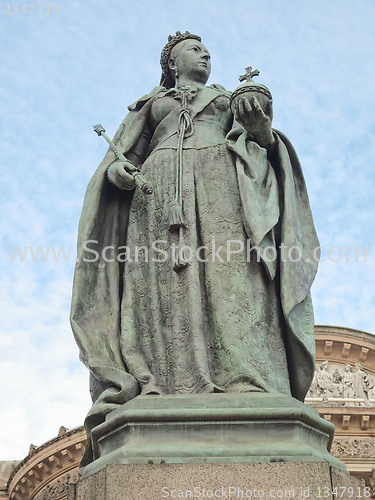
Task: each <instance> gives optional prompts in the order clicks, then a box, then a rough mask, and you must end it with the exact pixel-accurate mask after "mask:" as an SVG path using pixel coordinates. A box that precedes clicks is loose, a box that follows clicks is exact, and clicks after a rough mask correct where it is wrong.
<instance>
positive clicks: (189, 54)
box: [169, 40, 211, 83]
mask: <svg viewBox="0 0 375 500" xmlns="http://www.w3.org/2000/svg"><path fill="white" fill-rule="evenodd" d="M169 67H170V68H171V69H172V70H174V71H175V70H176V68H177V72H178V75H179V77H181V76H185V77H187V78H189V79H191V80H193V81H196V82H199V83H206V82H207V80H208V77H209V76H210V73H211V60H210V53H209V52H208V50H207V49H206V47H205V46H204V45H203V43H201V42H198V40H184V41H183V42H180V43H178V44H177V45H176V46H175V47H173V49H172V53H171V58H170V60H169Z"/></svg>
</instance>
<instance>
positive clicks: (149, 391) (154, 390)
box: [141, 382, 164, 396]
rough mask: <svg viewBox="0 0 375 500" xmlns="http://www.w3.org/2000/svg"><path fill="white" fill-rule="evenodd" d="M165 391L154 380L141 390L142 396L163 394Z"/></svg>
mask: <svg viewBox="0 0 375 500" xmlns="http://www.w3.org/2000/svg"><path fill="white" fill-rule="evenodd" d="M163 395H164V392H163V391H162V390H161V389H160V387H158V386H157V385H156V384H154V383H153V382H150V383H148V384H146V385H145V386H144V387H143V388H142V391H141V396H163Z"/></svg>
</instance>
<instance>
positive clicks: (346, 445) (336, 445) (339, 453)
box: [331, 438, 375, 459]
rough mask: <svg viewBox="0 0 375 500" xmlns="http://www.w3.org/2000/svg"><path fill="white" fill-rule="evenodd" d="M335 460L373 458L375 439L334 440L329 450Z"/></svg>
mask: <svg viewBox="0 0 375 500" xmlns="http://www.w3.org/2000/svg"><path fill="white" fill-rule="evenodd" d="M331 453H332V455H334V456H335V457H337V458H340V459H343V458H350V457H358V458H373V457H374V456H375V439H372V438H335V439H334V441H333V444H332V449H331Z"/></svg>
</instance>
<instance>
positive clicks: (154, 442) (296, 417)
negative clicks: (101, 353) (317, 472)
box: [80, 392, 346, 477]
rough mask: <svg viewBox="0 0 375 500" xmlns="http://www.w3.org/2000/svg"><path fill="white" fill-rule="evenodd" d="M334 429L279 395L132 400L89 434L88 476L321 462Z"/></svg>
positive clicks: (310, 410) (338, 464) (85, 473)
mask: <svg viewBox="0 0 375 500" xmlns="http://www.w3.org/2000/svg"><path fill="white" fill-rule="evenodd" d="M333 434H334V426H333V425H332V424H331V423H330V422H327V421H326V420H324V419H322V418H320V417H319V414H318V412H317V411H316V410H315V409H314V408H310V407H308V406H306V405H304V404H303V403H301V402H300V401H297V400H295V399H293V398H291V397H288V396H283V395H280V394H277V395H276V394H273V395H272V394H265V393H255V392H254V393H245V394H207V395H201V394H198V395H171V396H139V397H137V398H135V399H133V400H132V401H130V402H129V403H127V404H125V405H123V406H122V407H121V408H118V409H117V410H115V411H113V412H111V413H110V414H109V415H108V416H107V419H106V421H105V422H104V423H103V424H101V425H99V426H97V427H96V428H95V429H94V430H93V433H92V439H93V449H94V461H93V462H92V463H91V464H89V465H88V466H87V467H85V468H83V469H82V470H81V471H80V472H81V474H82V477H87V476H89V475H91V474H93V473H95V472H97V471H99V470H101V469H103V468H104V467H106V466H107V465H108V464H151V463H159V464H160V463H161V464H163V463H179V464H181V463H233V462H279V461H280V462H321V461H326V462H328V463H329V464H330V465H332V466H334V467H336V468H337V469H340V470H343V471H346V467H345V465H344V464H343V463H342V462H341V461H340V460H338V459H337V458H334V457H333V456H332V455H330V454H329V451H328V450H329V449H330V447H331V444H332V438H333Z"/></svg>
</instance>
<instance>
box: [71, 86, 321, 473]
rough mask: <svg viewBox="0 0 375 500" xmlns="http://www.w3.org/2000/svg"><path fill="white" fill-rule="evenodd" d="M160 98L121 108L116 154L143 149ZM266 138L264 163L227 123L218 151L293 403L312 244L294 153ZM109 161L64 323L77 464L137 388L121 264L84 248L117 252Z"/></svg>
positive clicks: (308, 317) (125, 206)
mask: <svg viewBox="0 0 375 500" xmlns="http://www.w3.org/2000/svg"><path fill="white" fill-rule="evenodd" d="M205 89H206V91H205V92H204V93H202V97H200V98H199V99H197V102H196V104H195V111H194V112H193V115H194V113H195V115H196V114H198V113H199V112H200V111H201V110H202V109H204V107H205V106H207V105H208V103H209V102H211V101H212V100H213V99H215V98H216V97H217V96H219V95H224V94H225V95H228V93H226V92H224V91H223V89H222V88H221V87H219V86H212V87H205ZM163 92H165V89H164V88H163V87H156V88H155V89H154V90H153V91H152V92H151V93H150V94H149V95H147V96H144V97H142V98H141V99H139V100H138V101H137V102H136V103H135V104H133V105H132V106H129V108H128V109H129V113H128V115H127V116H126V118H125V119H124V121H123V122H122V124H121V125H120V127H119V129H118V131H117V133H116V134H115V137H114V139H113V141H114V143H115V145H116V147H117V148H118V149H119V150H120V151H121V152H122V153H123V154H124V155H125V156H126V155H129V154H130V153H132V152H134V151H135V150H143V151H147V148H149V138H147V137H146V136H145V134H144V130H145V129H146V123H147V119H148V115H149V112H150V109H151V106H152V103H153V102H154V99H155V98H157V97H158V96H160V94H161V93H163ZM167 118H168V117H167ZM192 118H194V116H192ZM273 134H274V138H275V143H274V145H273V146H272V152H271V153H269V155H268V159H267V156H266V152H265V150H264V149H263V148H260V147H259V146H258V145H257V144H256V143H255V142H254V141H253V140H252V138H251V136H249V135H248V134H247V133H246V131H245V130H244V129H243V128H242V127H240V126H238V125H236V124H235V125H234V126H233V128H232V130H231V131H230V132H229V133H228V135H227V137H226V146H227V148H228V150H229V151H231V152H232V156H233V159H234V160H233V161H234V163H235V169H236V174H237V180H238V190H239V195H240V200H241V205H242V210H243V214H242V217H243V225H244V228H245V231H246V234H247V236H248V238H249V239H250V241H251V244H252V246H257V247H259V249H260V257H261V261H262V263H263V265H264V266H265V269H266V271H267V274H268V276H269V279H270V280H274V279H277V280H279V290H280V302H281V308H282V313H283V317H284V320H285V331H284V332H283V338H284V343H285V351H286V356H287V365H288V372H289V381H290V390H291V394H292V396H293V397H295V398H296V399H299V400H301V401H303V399H304V397H305V395H306V392H307V390H308V388H309V386H310V383H311V380H312V377H313V373H314V360H315V340H314V322H313V310H312V303H311V297H310V288H311V285H312V282H313V280H314V277H315V274H316V270H317V261H318V259H319V255H318V251H317V250H318V248H319V242H318V240H317V236H316V233H315V228H314V224H313V220H312V215H311V209H310V205H309V200H308V196H307V191H306V187H305V182H304V178H303V174H302V169H301V166H300V163H299V160H298V158H297V155H296V153H295V151H294V149H293V146H292V145H291V144H290V142H289V141H288V139H287V138H286V137H285V136H284V135H283V134H282V133H280V132H278V131H276V130H274V131H273ZM153 147H155V145H154V146H153ZM265 158H266V161H265ZM116 160H117V158H116V156H115V155H114V153H113V152H112V151H111V150H108V152H107V154H106V156H105V157H104V159H103V161H102V162H101V164H100V165H99V167H98V169H97V170H96V172H95V173H94V175H93V177H92V179H91V181H90V183H89V185H88V188H87V191H86V195H85V199H84V203H83V209H82V214H81V219H80V223H79V231H78V256H77V264H76V269H75V276H74V285H73V298H72V308H71V325H72V329H73V333H74V336H75V339H76V341H77V344H78V346H79V349H80V359H81V361H82V362H83V363H84V364H85V365H86V366H87V368H88V369H89V370H90V373H91V380H90V390H91V394H92V398H93V401H94V402H93V406H92V408H91V410H90V412H89V414H88V415H87V418H86V421H85V426H86V431H87V434H88V446H87V449H86V453H85V455H84V457H83V459H82V462H81V465H87V464H88V463H89V462H90V461H92V459H93V458H92V446H91V430H92V429H93V428H94V427H95V426H97V425H99V424H100V423H102V422H103V421H104V419H105V416H106V414H108V413H109V412H110V411H112V410H114V409H116V408H117V407H118V406H120V405H122V404H124V403H126V402H127V401H129V400H130V399H132V398H134V397H136V396H137V395H138V394H139V393H140V387H139V384H138V382H137V380H136V379H135V378H134V377H133V376H132V375H131V374H130V373H128V372H127V368H126V365H125V362H124V359H123V357H122V354H121V349H120V345H119V342H120V340H119V339H120V331H121V319H120V318H121V298H122V290H123V271H124V264H123V263H121V262H118V260H117V259H116V258H114V259H113V262H106V261H104V260H103V259H102V258H97V259H94V258H93V255H94V249H95V251H97V252H99V253H100V252H101V251H102V249H104V248H105V247H114V248H115V249H116V248H118V247H120V246H123V245H125V244H126V229H127V225H128V220H129V210H130V206H131V201H132V195H133V194H132V192H130V191H122V190H120V189H118V188H117V187H115V186H113V185H112V184H111V183H110V182H109V181H108V179H107V175H106V172H107V169H108V167H109V165H110V164H111V163H113V162H114V161H116ZM276 226H278V231H277V234H276V231H275V228H276ZM275 234H276V236H275ZM280 245H284V248H285V249H287V250H288V249H291V248H292V247H296V248H297V249H298V258H294V257H292V258H290V254H289V255H288V252H287V250H286V251H285V252H284V255H283V256H282V255H281V254H280V252H278V258H277V260H275V259H273V260H272V259H269V258H267V255H268V254H267V251H269V249H270V247H271V248H272V247H274V248H275V249H276V250H278V249H279V248H280ZM171 272H172V271H171Z"/></svg>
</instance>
